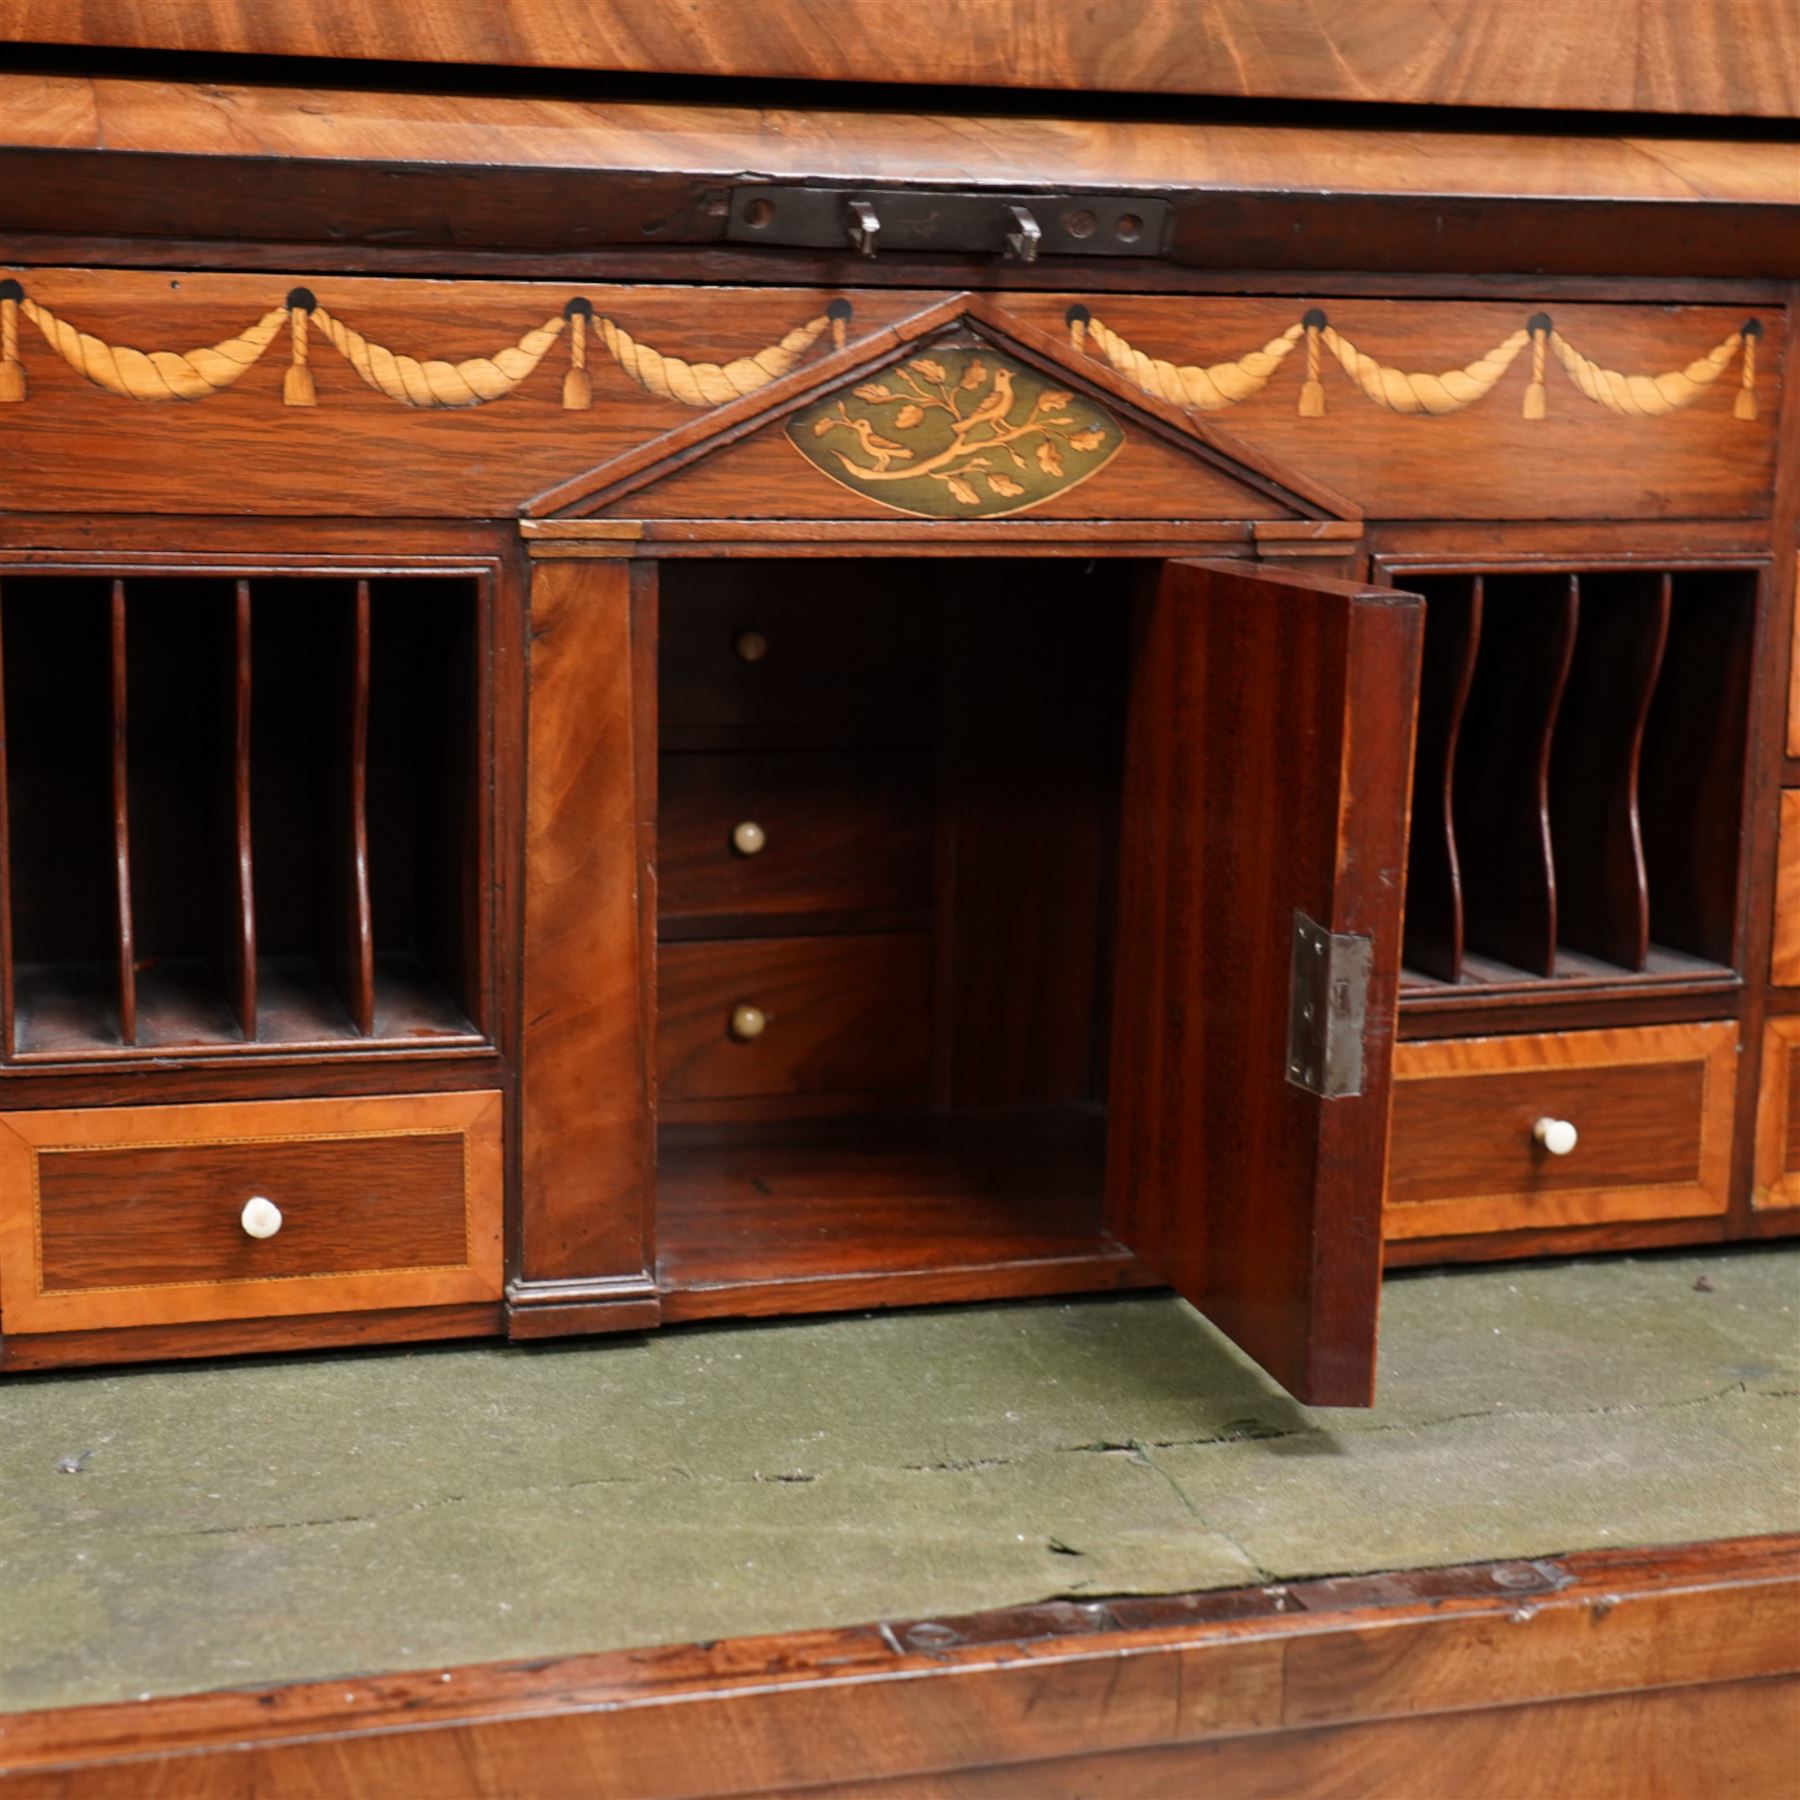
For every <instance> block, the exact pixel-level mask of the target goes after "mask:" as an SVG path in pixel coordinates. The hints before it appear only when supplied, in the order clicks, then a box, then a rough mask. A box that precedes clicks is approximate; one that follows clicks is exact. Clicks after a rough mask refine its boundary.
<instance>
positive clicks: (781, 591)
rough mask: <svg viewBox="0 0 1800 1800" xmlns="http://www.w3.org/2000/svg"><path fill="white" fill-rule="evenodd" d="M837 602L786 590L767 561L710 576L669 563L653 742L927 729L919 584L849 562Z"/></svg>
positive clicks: (751, 740)
mask: <svg viewBox="0 0 1800 1800" xmlns="http://www.w3.org/2000/svg"><path fill="white" fill-rule="evenodd" d="M842 581H843V593H842V596H841V603H840V604H838V605H834V606H820V605H818V604H817V602H816V600H812V599H810V598H809V596H807V595H806V594H801V593H795V592H792V591H790V590H791V588H792V577H791V576H789V575H787V574H786V573H785V572H784V570H783V568H782V566H781V565H780V564H778V563H772V564H759V563H756V562H754V561H746V562H743V563H739V564H736V565H735V566H733V567H732V568H731V569H730V571H729V574H728V578H721V577H720V576H719V575H718V574H717V572H716V570H715V568H714V567H713V566H711V565H709V566H708V567H707V568H706V569H703V570H701V571H699V572H696V571H692V570H687V569H682V568H677V567H671V568H670V569H669V570H668V571H666V572H665V574H664V576H663V581H662V603H661V606H660V608H659V612H658V621H659V622H658V632H659V655H658V667H659V676H658V687H657V713H658V721H659V730H660V732H661V736H662V744H663V748H664V749H675V748H681V749H726V748H736V747H738V746H739V745H741V744H756V745H759V746H764V747H773V746H775V745H786V746H789V747H793V748H799V747H802V746H808V745H813V744H823V745H826V746H828V747H831V748H838V747H842V746H846V745H859V746H877V745H899V744H918V743H923V742H925V741H927V740H928V738H929V735H930V721H931V719H932V717H933V715H934V713H935V710H936V706H937V696H938V668H937V661H936V636H935V634H936V615H935V611H934V609H933V608H932V607H931V606H929V605H925V604H922V603H921V599H922V595H924V594H928V593H929V590H930V583H929V581H928V580H927V579H925V578H923V577H921V576H920V575H918V574H917V573H914V572H911V571H907V570H905V569H904V567H903V566H902V567H901V568H900V569H899V570H896V568H895V567H893V566H892V565H884V564H882V563H869V562H859V563H849V564H846V565H845V571H844V574H843V577H842Z"/></svg>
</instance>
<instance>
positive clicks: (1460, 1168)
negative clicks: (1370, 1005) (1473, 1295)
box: [1383, 1021, 1738, 1239]
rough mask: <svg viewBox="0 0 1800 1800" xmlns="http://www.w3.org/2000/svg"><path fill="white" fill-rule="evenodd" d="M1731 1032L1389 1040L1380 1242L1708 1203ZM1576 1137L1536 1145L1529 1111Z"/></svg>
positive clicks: (1728, 1104)
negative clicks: (1390, 1095) (1567, 1125)
mask: <svg viewBox="0 0 1800 1800" xmlns="http://www.w3.org/2000/svg"><path fill="white" fill-rule="evenodd" d="M1737 1059H1738V1027H1737V1025H1736V1024H1735V1023H1734V1022H1731V1021H1721V1022H1715V1023H1709V1024H1699V1025H1653V1026H1644V1027H1639V1028H1637V1029H1633V1030H1612V1031H1565V1032H1557V1033H1554V1034H1547V1035H1542V1036H1530V1037H1527V1036H1514V1037H1490V1038H1459V1039H1446V1040H1441V1041H1434V1042H1423V1043H1418V1042H1415V1043H1404V1044H1401V1045H1399V1046H1397V1048H1396V1050H1395V1053H1394V1115H1393V1157H1392V1163H1391V1166H1390V1169H1389V1177H1388V1204H1387V1209H1386V1212H1385V1215H1384V1218H1383V1230H1384V1232H1385V1234H1386V1235H1387V1237H1389V1238H1390V1239H1393V1238H1413V1237H1449V1236H1454V1235H1457V1234H1461V1233H1470V1232H1488V1231H1517V1230H1523V1229H1531V1228H1537V1229H1544V1228H1549V1227H1559V1226H1583V1225H1601V1224H1607V1223H1611V1222H1616V1221H1622V1220H1637V1219H1642V1220H1654V1219H1664V1218H1680V1217H1684V1216H1694V1215H1704V1214H1721V1213H1723V1212H1724V1211H1725V1209H1726V1206H1727V1204H1728V1201H1729V1198H1730V1186H1731V1155H1732V1119H1733V1098H1734V1095H1735V1093H1736V1080H1737ZM1545 1117H1548V1118H1555V1119H1566V1120H1568V1121H1570V1122H1572V1123H1573V1124H1574V1125H1575V1126H1576V1128H1577V1130H1578V1132H1580V1133H1581V1139H1580V1141H1579V1142H1578V1143H1577V1145H1576V1147H1575V1149H1574V1150H1573V1151H1572V1152H1571V1153H1570V1154H1568V1155H1566V1156H1552V1155H1550V1154H1549V1153H1548V1152H1546V1151H1545V1150H1543V1149H1542V1148H1540V1147H1539V1146H1538V1145H1537V1144H1536V1143H1535V1141H1534V1140H1533V1137H1532V1128H1533V1126H1534V1124H1535V1123H1536V1121H1537V1120H1538V1119H1539V1118H1545Z"/></svg>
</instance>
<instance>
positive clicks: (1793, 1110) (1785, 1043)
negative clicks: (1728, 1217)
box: [1751, 1015, 1800, 1209]
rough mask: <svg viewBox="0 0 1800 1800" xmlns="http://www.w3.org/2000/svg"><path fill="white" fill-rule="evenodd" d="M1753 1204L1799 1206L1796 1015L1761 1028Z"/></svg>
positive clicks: (1799, 1018)
mask: <svg viewBox="0 0 1800 1800" xmlns="http://www.w3.org/2000/svg"><path fill="white" fill-rule="evenodd" d="M1751 1203H1752V1204H1753V1205H1755V1206H1757V1207H1768V1208H1770V1209H1775V1208H1779V1207H1789V1206H1800V1015H1790V1016H1788V1017H1785V1018H1779V1019H1770V1020H1769V1021H1768V1023H1767V1024H1766V1025H1765V1026H1764V1027H1763V1056H1762V1086H1761V1091H1760V1093H1759V1094H1758V1095H1757V1100H1756V1187H1755V1190H1754V1193H1753V1196H1752V1202H1751Z"/></svg>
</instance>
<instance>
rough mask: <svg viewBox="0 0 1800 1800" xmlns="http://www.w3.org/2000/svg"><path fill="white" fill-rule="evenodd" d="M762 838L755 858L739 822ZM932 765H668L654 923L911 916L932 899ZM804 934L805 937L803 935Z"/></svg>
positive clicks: (871, 756)
mask: <svg viewBox="0 0 1800 1800" xmlns="http://www.w3.org/2000/svg"><path fill="white" fill-rule="evenodd" d="M744 822H753V823H755V824H756V825H758V826H760V827H761V828H762V831H763V834H764V839H765V841H764V844H763V847H762V849H761V850H760V851H757V852H755V853H754V854H751V855H744V854H742V853H740V852H739V851H738V850H737V849H736V848H735V847H734V845H733V840H732V833H733V831H734V830H735V829H736V828H737V826H738V825H739V824H740V823H744ZM932 833H933V813H932V793H931V765H930V763H929V761H928V760H927V759H925V758H923V757H919V756H912V755H907V754H904V753H901V754H889V753H885V752H867V753H865V752H856V751H846V752H827V751H819V752H813V753H808V754H793V755H785V754H779V753H758V752H745V753H742V754H739V755H733V756H719V755H697V754H696V755H667V754H666V755H664V756H663V758H662V761H661V766H660V772H659V779H658V812H657V859H656V860H657V870H656V878H657V894H658V909H657V920H658V925H659V928H660V929H661V930H662V932H663V933H664V935H665V936H667V935H668V934H669V932H670V929H671V927H680V926H685V927H687V929H688V930H689V931H693V930H696V929H700V928H703V927H705V926H706V925H707V923H708V922H709V921H724V920H733V921H736V923H737V924H738V925H739V926H740V927H741V926H742V925H743V924H744V923H745V922H747V921H752V920H753V921H756V922H757V923H759V924H762V925H764V926H767V925H768V924H770V923H772V922H775V921H779V920H782V919H793V918H794V917H795V916H796V915H800V916H805V915H814V916H816V915H818V914H820V913H854V912H864V911H893V912H899V911H905V910H907V909H911V908H921V907H926V906H929V905H930V903H931V893H932ZM802 928H804V927H802Z"/></svg>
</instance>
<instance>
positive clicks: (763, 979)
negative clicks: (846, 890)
mask: <svg viewBox="0 0 1800 1800" xmlns="http://www.w3.org/2000/svg"><path fill="white" fill-rule="evenodd" d="M931 976H932V948H931V939H930V937H929V936H927V935H926V934H925V933H923V932H884V933H880V934H876V935H870V936H860V935H859V936H843V937H801V938H780V939H746V940H743V941H720V942H709V943H688V944H665V945H664V946H663V948H662V950H661V952H660V955H659V957H658V981H657V1012H658V1020H657V1083H658V1089H659V1092H660V1094H661V1096H662V1099H663V1100H664V1102H676V1101H696V1100H699V1101H703V1100H723V1099H736V1098H742V1097H746V1096H750V1095H782V1094H884V1093H886V1094H891V1093H896V1092H899V1093H908V1092H916V1093H918V1094H919V1095H920V1096H921V1097H923V1091H924V1086H925V1079H926V1072H927V1069H928V1067H929V1064H930V1057H931ZM739 1005H750V1006H755V1007H757V1008H759V1009H760V1010H761V1011H762V1013H763V1015H764V1017H765V1018H766V1020H767V1025H766V1027H765V1029H764V1030H763V1032H762V1035H761V1036H759V1037H756V1038H754V1039H751V1040H749V1041H747V1042H740V1041H739V1040H738V1039H737V1038H735V1037H733V1036H732V1033H731V1024H730V1021H731V1015H732V1012H733V1009H734V1008H736V1007H737V1006H739ZM667 1110H668V1108H667V1107H666V1106H665V1113H666V1112H667Z"/></svg>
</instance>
